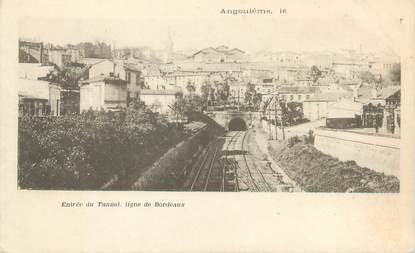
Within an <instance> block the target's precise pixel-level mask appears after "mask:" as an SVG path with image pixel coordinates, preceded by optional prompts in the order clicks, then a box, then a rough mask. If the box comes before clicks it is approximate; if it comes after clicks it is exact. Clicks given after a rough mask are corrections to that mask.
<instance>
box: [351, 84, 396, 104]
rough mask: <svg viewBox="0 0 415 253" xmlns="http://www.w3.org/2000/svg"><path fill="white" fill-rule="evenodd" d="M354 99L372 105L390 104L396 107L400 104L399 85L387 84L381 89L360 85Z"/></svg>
mask: <svg viewBox="0 0 415 253" xmlns="http://www.w3.org/2000/svg"><path fill="white" fill-rule="evenodd" d="M356 100H357V101H359V102H362V103H364V104H369V103H371V104H373V105H378V104H380V105H383V106H385V105H392V106H395V107H397V106H399V105H400V104H401V87H400V86H389V87H386V88H383V89H377V88H373V87H370V86H366V85H362V86H361V87H359V89H358V90H357V97H356Z"/></svg>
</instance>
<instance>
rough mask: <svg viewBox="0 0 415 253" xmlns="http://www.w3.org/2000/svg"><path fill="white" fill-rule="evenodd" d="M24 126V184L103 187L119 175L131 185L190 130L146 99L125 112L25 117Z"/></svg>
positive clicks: (20, 161) (21, 171)
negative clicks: (154, 108)
mask: <svg viewBox="0 0 415 253" xmlns="http://www.w3.org/2000/svg"><path fill="white" fill-rule="evenodd" d="M18 131H19V154H18V166H19V175H18V181H19V186H20V187H22V188H32V189H99V188H100V187H101V186H102V185H103V184H105V183H106V182H107V181H108V180H109V179H110V178H112V177H114V176H115V175H117V177H118V178H119V180H120V182H124V187H128V185H126V184H125V182H130V181H131V177H134V176H137V177H138V176H139V175H141V173H143V172H144V171H143V170H144V169H145V168H147V167H148V166H149V165H150V164H152V163H153V162H154V161H155V160H156V159H158V158H159V156H160V155H161V154H163V153H164V152H165V151H166V150H167V149H168V148H169V147H171V146H172V145H175V144H176V143H178V142H179V141H181V140H183V139H184V137H185V136H186V133H185V131H184V129H183V127H181V125H177V124H174V123H168V122H167V121H166V120H164V119H163V118H162V117H161V116H160V115H159V114H158V113H154V112H152V111H151V110H150V109H149V108H148V107H147V106H145V105H144V104H143V103H140V102H134V103H132V105H131V106H130V107H129V108H128V109H121V110H120V111H119V112H104V111H99V112H96V111H88V112H84V113H82V114H79V115H75V114H68V115H65V116H63V117H45V118H39V117H22V118H20V119H19V130H18ZM121 184H122V183H121Z"/></svg>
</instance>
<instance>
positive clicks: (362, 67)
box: [332, 61, 369, 80]
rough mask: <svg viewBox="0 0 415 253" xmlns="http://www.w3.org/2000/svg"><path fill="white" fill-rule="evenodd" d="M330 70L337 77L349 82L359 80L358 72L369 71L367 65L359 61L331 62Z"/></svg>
mask: <svg viewBox="0 0 415 253" xmlns="http://www.w3.org/2000/svg"><path fill="white" fill-rule="evenodd" d="M332 68H333V70H334V72H335V73H336V74H337V75H339V76H342V77H345V78H347V79H349V80H357V79H359V75H360V72H362V71H367V70H368V69H369V64H367V63H366V62H360V61H359V62H355V61H337V62H333V64H332Z"/></svg>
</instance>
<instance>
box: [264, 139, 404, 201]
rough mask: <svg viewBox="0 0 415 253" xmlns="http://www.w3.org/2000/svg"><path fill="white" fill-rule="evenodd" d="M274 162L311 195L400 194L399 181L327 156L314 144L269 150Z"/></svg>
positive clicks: (271, 148)
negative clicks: (350, 193)
mask: <svg viewBox="0 0 415 253" xmlns="http://www.w3.org/2000/svg"><path fill="white" fill-rule="evenodd" d="M268 148H269V151H270V154H271V156H272V158H273V159H274V160H275V161H276V162H277V163H278V164H279V165H280V166H281V168H282V169H283V170H284V171H285V173H286V174H287V175H288V176H289V177H290V178H291V179H293V180H294V181H295V182H297V183H298V185H299V186H300V187H301V188H302V189H303V190H304V191H307V192H377V193H381V192H382V193H383V192H391V193H396V192H399V179H398V178H397V177H395V176H388V175H385V174H384V173H379V172H376V171H374V170H371V169H368V168H365V167H360V166H359V165H357V164H356V163H355V162H354V161H346V162H343V161H339V159H337V158H335V157H332V156H330V155H327V154H324V153H322V152H321V151H319V150H317V149H316V148H315V147H314V146H313V145H311V144H304V143H302V142H299V143H295V144H293V145H288V142H280V143H279V144H278V145H273V146H269V147H268Z"/></svg>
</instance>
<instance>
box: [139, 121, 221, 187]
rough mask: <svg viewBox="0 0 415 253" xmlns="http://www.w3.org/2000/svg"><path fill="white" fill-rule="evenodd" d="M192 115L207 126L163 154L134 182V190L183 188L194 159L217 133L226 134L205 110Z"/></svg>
mask: <svg viewBox="0 0 415 253" xmlns="http://www.w3.org/2000/svg"><path fill="white" fill-rule="evenodd" d="M191 119H192V120H198V121H199V122H203V123H204V124H205V126H204V127H203V128H200V129H199V131H197V132H196V133H195V134H194V135H192V136H190V137H189V138H188V139H186V140H184V141H182V142H180V143H179V144H177V145H176V146H175V147H173V148H171V149H170V150H169V151H168V152H166V153H165V154H164V155H163V156H161V157H160V159H159V160H158V161H156V162H155V163H154V164H153V165H152V166H151V167H150V168H149V169H147V170H146V172H145V173H144V174H143V175H142V176H140V178H138V180H137V181H136V182H135V183H134V184H132V186H131V189H132V190H165V191H180V190H184V189H183V185H184V182H185V180H186V177H187V174H188V172H189V169H190V168H189V165H190V163H191V161H192V160H193V159H194V158H195V157H196V156H197V155H199V152H200V151H201V150H202V149H203V148H204V147H205V146H206V145H207V144H208V143H209V141H210V140H211V139H212V138H213V137H214V136H218V135H223V134H224V129H223V127H221V126H219V125H218V124H217V123H216V122H214V121H213V120H212V119H210V118H209V117H207V116H205V115H203V114H200V113H194V114H193V115H192V118H191Z"/></svg>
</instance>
